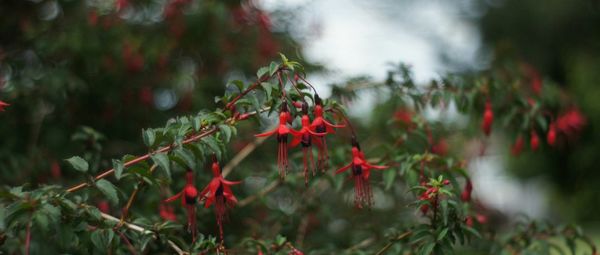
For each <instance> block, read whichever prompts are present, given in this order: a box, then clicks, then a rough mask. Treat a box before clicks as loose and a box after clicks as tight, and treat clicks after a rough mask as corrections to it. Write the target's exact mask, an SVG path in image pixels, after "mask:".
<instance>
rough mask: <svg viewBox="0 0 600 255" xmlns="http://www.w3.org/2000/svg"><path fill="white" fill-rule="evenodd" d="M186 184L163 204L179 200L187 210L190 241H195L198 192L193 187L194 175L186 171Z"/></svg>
mask: <svg viewBox="0 0 600 255" xmlns="http://www.w3.org/2000/svg"><path fill="white" fill-rule="evenodd" d="M185 177H186V184H185V186H184V187H183V190H182V191H181V192H179V193H177V194H176V195H174V196H172V197H170V198H167V199H166V200H165V202H167V203H170V202H173V201H175V200H177V199H178V198H181V205H183V206H184V207H185V209H186V210H187V226H188V231H190V232H192V239H193V240H196V231H197V228H196V202H197V201H198V190H197V189H196V186H194V173H193V172H192V171H191V170H189V169H188V171H187V173H186V175H185Z"/></svg>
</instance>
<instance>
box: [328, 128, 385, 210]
mask: <svg viewBox="0 0 600 255" xmlns="http://www.w3.org/2000/svg"><path fill="white" fill-rule="evenodd" d="M350 168H352V175H351V177H352V178H353V179H354V205H355V206H356V207H357V208H362V207H363V206H369V207H371V206H372V205H373V191H372V190H371V185H370V184H369V176H370V174H371V169H376V170H384V169H386V168H388V166H376V165H371V164H370V163H369V162H367V160H366V159H365V155H364V153H363V152H362V151H361V150H360V145H359V144H358V142H357V141H356V137H352V162H350V164H348V165H346V166H344V167H342V168H340V169H338V170H337V171H336V172H335V174H339V173H342V172H344V171H346V170H348V169H350Z"/></svg>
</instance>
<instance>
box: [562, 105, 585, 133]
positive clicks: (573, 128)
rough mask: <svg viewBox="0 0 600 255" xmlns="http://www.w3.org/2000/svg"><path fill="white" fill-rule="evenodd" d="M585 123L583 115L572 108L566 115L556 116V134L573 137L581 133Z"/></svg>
mask: <svg viewBox="0 0 600 255" xmlns="http://www.w3.org/2000/svg"><path fill="white" fill-rule="evenodd" d="M585 123H586V120H585V117H584V116H583V114H581V112H580V111H579V110H578V109H576V108H572V109H570V110H569V111H567V112H566V113H564V114H562V115H560V116H558V118H556V123H555V125H556V130H557V131H558V132H561V133H563V134H565V135H567V136H573V135H575V134H577V133H579V132H581V130H582V129H583V126H585Z"/></svg>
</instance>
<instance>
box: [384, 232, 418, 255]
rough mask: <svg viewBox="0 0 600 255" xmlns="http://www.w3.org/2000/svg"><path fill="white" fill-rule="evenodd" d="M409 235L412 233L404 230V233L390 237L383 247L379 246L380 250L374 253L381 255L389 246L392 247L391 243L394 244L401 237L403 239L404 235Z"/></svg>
mask: <svg viewBox="0 0 600 255" xmlns="http://www.w3.org/2000/svg"><path fill="white" fill-rule="evenodd" d="M410 235H412V231H407V232H404V233H402V234H400V235H398V236H397V237H395V238H393V239H390V241H389V242H388V243H387V244H386V245H385V246H384V247H383V248H381V250H379V251H378V252H377V253H375V255H383V254H385V252H386V251H387V250H388V249H389V248H390V247H392V245H394V243H396V242H398V241H400V240H402V239H404V238H406V237H409V236H410Z"/></svg>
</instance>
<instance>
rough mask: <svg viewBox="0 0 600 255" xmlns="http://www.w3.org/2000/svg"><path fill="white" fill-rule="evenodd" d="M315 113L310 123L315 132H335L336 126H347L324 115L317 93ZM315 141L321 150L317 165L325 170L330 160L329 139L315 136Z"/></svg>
mask: <svg viewBox="0 0 600 255" xmlns="http://www.w3.org/2000/svg"><path fill="white" fill-rule="evenodd" d="M313 113H314V115H315V119H314V120H313V121H312V123H311V124H310V128H311V130H312V131H313V132H317V133H326V134H334V133H335V128H343V127H345V125H337V124H333V123H331V122H329V121H327V120H326V119H325V118H324V117H323V103H322V101H321V98H319V96H318V95H315V107H314V110H313ZM315 143H316V145H317V149H318V150H319V156H318V159H317V162H318V163H317V165H318V167H319V168H320V169H321V170H322V171H325V168H327V162H328V161H329V154H328V153H327V139H326V138H325V136H319V137H315Z"/></svg>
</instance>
